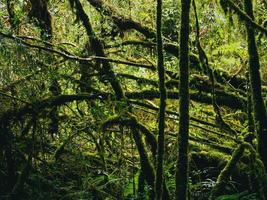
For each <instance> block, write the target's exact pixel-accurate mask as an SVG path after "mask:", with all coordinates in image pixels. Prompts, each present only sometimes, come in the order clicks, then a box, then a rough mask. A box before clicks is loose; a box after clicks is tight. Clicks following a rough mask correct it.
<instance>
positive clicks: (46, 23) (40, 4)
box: [29, 0, 52, 40]
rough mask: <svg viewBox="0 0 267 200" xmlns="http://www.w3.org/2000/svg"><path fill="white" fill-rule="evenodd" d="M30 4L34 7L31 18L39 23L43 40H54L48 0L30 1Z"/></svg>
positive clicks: (30, 14) (30, 13)
mask: <svg viewBox="0 0 267 200" xmlns="http://www.w3.org/2000/svg"><path fill="white" fill-rule="evenodd" d="M30 2H31V6H32V7H31V10H30V12H29V17H30V18H32V19H33V20H35V22H37V25H38V26H39V27H40V29H41V36H42V38H43V39H46V40H50V39H51V38H52V19H51V15H50V12H49V11H48V5H47V4H48V0H30Z"/></svg>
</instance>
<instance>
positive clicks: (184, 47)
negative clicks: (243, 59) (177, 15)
mask: <svg viewBox="0 0 267 200" xmlns="http://www.w3.org/2000/svg"><path fill="white" fill-rule="evenodd" d="M190 3H191V0H181V5H182V13H181V30H180V61H179V68H180V85H179V92H180V105H179V112H180V122H179V132H178V158H177V164H176V177H175V179H176V180H175V183H176V200H187V199H188V169H189V164H188V140H189V45H188V42H189V11H190Z"/></svg>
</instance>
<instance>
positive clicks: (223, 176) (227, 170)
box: [209, 144, 245, 200]
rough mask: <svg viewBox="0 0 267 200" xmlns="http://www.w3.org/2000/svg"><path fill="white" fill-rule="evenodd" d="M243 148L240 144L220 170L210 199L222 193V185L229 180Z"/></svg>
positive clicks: (212, 199)
mask: <svg viewBox="0 0 267 200" xmlns="http://www.w3.org/2000/svg"><path fill="white" fill-rule="evenodd" d="M244 150H245V145H244V144H240V145H239V146H238V147H237V148H236V150H235V151H234V152H233V154H232V157H231V159H230V160H229V161H228V163H227V164H226V166H225V167H224V168H223V170H222V171H221V173H220V175H219V176H218V179H217V181H216V185H215V187H214V188H213V190H212V191H211V194H210V197H209V199H210V200H214V199H215V198H216V197H217V196H218V195H220V194H223V191H224V187H225V185H226V183H227V181H228V180H229V178H230V176H231V173H232V172H233V170H234V168H235V167H236V165H237V162H238V161H239V160H240V158H241V156H242V155H243V153H244Z"/></svg>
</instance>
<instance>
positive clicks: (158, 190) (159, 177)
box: [155, 0, 167, 200]
mask: <svg viewBox="0 0 267 200" xmlns="http://www.w3.org/2000/svg"><path fill="white" fill-rule="evenodd" d="M161 20H162V0H157V19H156V23H157V54H158V60H157V62H158V63H157V64H158V77H159V91H160V108H159V123H158V131H159V132H158V148H157V170H156V182H155V194H156V199H157V200H161V199H162V193H163V184H162V183H163V176H164V173H163V163H164V152H165V150H164V148H165V145H164V143H165V142H164V140H165V139H164V128H165V110H166V97H167V94H166V86H165V69H164V57H163V42H162V30H161V25H162V24H161Z"/></svg>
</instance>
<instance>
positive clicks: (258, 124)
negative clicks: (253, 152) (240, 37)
mask: <svg viewBox="0 0 267 200" xmlns="http://www.w3.org/2000/svg"><path fill="white" fill-rule="evenodd" d="M245 12H246V13H247V14H248V16H249V17H250V18H251V19H253V20H254V16H253V5H252V1H251V0H245ZM246 28H247V42H248V54H249V75H250V88H251V91H252V103H253V112H254V121H255V128H256V132H257V137H258V152H259V155H260V157H261V159H262V161H263V163H264V166H265V169H267V115H266V108H265V105H264V101H263V98H262V92H261V76H260V62H259V55H258V50H257V45H256V41H255V33H254V28H253V27H251V25H250V24H249V23H247V24H246Z"/></svg>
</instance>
